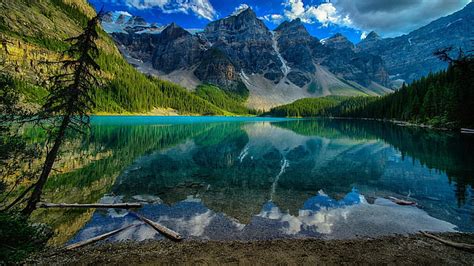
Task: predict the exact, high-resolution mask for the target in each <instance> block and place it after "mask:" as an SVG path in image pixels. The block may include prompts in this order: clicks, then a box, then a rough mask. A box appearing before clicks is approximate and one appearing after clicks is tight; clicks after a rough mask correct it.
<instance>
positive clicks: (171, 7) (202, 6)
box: [125, 0, 217, 20]
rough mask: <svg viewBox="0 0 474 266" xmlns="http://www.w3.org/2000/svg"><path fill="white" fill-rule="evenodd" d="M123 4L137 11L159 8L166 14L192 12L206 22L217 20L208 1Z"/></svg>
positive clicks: (133, 0)
mask: <svg viewBox="0 0 474 266" xmlns="http://www.w3.org/2000/svg"><path fill="white" fill-rule="evenodd" d="M125 4H126V5H128V6H129V7H133V8H137V9H149V8H159V9H160V10H161V11H163V13H167V14H171V13H185V14H189V12H192V13H194V14H195V15H196V16H198V17H201V18H204V19H207V20H214V19H215V18H217V12H216V10H215V9H214V7H213V6H212V4H211V3H210V2H209V0H125Z"/></svg>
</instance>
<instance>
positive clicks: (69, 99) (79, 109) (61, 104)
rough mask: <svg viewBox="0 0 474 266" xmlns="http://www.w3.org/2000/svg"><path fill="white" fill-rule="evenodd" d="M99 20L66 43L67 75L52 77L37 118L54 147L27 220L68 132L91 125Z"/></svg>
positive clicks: (26, 210) (63, 64)
mask: <svg viewBox="0 0 474 266" xmlns="http://www.w3.org/2000/svg"><path fill="white" fill-rule="evenodd" d="M100 16H101V13H99V14H98V15H97V16H96V17H94V18H92V19H91V20H90V21H89V22H88V23H87V26H86V27H85V29H84V31H83V33H82V34H80V35H79V36H77V37H73V38H70V39H68V40H67V41H68V42H70V43H71V46H70V48H69V49H68V50H66V51H65V55H66V56H67V57H66V59H64V60H63V61H61V62H59V64H60V66H61V69H63V71H64V73H60V74H58V75H54V76H52V77H51V82H52V83H51V84H52V86H51V90H50V95H49V97H48V98H47V100H46V103H45V104H44V106H43V107H42V110H41V111H40V113H39V114H37V119H38V120H41V121H45V122H46V123H48V124H49V125H50V131H49V140H50V141H52V142H53V146H52V148H51V149H50V150H49V151H48V153H47V155H46V160H45V162H44V165H43V167H42V171H41V174H40V176H39V179H38V181H37V183H36V184H35V186H34V189H33V192H32V194H31V196H30V198H29V199H28V203H27V205H26V207H25V208H24V209H23V211H22V213H23V214H25V215H27V216H29V215H30V214H31V213H32V212H33V211H34V210H35V209H36V205H37V203H38V202H39V201H40V199H41V194H42V190H43V187H44V185H45V184H46V181H47V180H48V177H49V175H50V173H51V170H52V168H53V165H54V162H55V161H56V158H57V157H58V152H59V149H60V147H61V145H62V143H63V140H64V138H65V135H66V132H67V131H68V130H69V129H74V130H79V131H80V130H81V128H82V127H83V126H85V125H87V124H88V123H89V113H90V112H91V111H92V110H93V108H94V106H95V103H94V101H93V99H92V92H93V90H94V89H96V88H97V87H98V86H99V82H98V80H97V79H96V78H95V75H96V73H97V72H98V71H99V70H100V68H99V65H98V64H97V63H96V62H95V58H97V57H98V55H99V49H98V48H97V45H96V43H95V42H96V40H97V39H98V37H99V36H98V32H97V27H98V23H99V19H100Z"/></svg>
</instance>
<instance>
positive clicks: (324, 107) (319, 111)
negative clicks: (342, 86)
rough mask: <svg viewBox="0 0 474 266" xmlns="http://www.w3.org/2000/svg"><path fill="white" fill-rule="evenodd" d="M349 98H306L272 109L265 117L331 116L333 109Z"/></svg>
mask: <svg viewBox="0 0 474 266" xmlns="http://www.w3.org/2000/svg"><path fill="white" fill-rule="evenodd" d="M346 99H350V98H348V97H343V96H327V97H323V98H305V99H301V100H297V101H295V102H293V103H290V104H286V105H282V106H278V107H275V108H272V109H271V110H270V111H269V112H267V113H266V114H265V115H270V116H278V117H315V116H330V115H331V113H330V112H329V111H330V110H331V109H332V108H336V107H337V106H339V104H341V102H343V101H344V100H346Z"/></svg>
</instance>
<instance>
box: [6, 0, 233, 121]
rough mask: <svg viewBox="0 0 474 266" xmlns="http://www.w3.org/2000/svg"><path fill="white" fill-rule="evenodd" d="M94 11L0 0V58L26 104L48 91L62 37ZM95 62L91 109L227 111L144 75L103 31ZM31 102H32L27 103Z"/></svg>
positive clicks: (58, 2) (72, 4)
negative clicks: (97, 83)
mask: <svg viewBox="0 0 474 266" xmlns="http://www.w3.org/2000/svg"><path fill="white" fill-rule="evenodd" d="M94 14H95V11H94V10H93V9H92V7H90V6H89V4H88V3H87V2H86V1H85V0H75V1H72V0H51V1H42V0H15V1H1V2H0V15H1V18H0V34H1V35H0V37H1V45H2V47H1V48H2V49H1V51H0V58H2V61H3V63H4V65H5V67H4V71H6V72H8V73H9V75H12V76H13V77H14V79H15V80H16V83H15V84H18V85H19V86H18V90H19V91H20V92H22V93H23V94H25V96H26V97H24V99H25V101H27V102H28V103H29V104H30V105H31V106H34V104H41V100H42V99H43V98H44V97H43V96H44V95H45V94H47V89H46V88H47V84H45V81H46V80H47V77H48V76H50V75H51V74H52V73H54V71H55V69H54V66H53V65H50V64H45V62H51V61H56V60H57V59H59V58H60V57H61V51H64V49H66V48H67V47H68V44H67V42H65V41H64V40H65V39H67V38H69V37H72V36H75V35H77V34H78V33H79V32H80V31H81V29H82V27H83V26H85V23H86V21H87V19H88V18H90V17H92V16H93V15H94ZM99 48H100V56H99V58H98V63H99V65H100V67H101V69H102V72H101V81H102V84H103V87H102V88H100V89H97V90H96V92H95V93H94V98H95V102H96V104H97V106H96V108H95V112H107V113H146V112H150V111H152V110H154V109H155V108H172V109H175V110H177V111H178V112H180V113H182V114H191V113H193V114H210V115H223V114H226V113H228V112H226V111H224V110H222V109H221V108H219V107H217V106H215V105H214V104H211V103H209V102H208V101H206V100H204V99H202V98H200V97H198V96H197V95H195V94H193V93H190V92H188V91H187V90H186V89H184V88H183V87H180V86H178V85H175V84H172V83H170V82H165V81H161V80H158V79H155V78H150V77H147V76H145V75H143V74H141V73H139V72H138V71H137V70H136V69H135V68H133V67H132V66H131V65H129V64H128V63H127V62H126V61H125V60H124V59H123V58H122V56H121V54H120V53H119V51H118V49H117V48H116V47H115V44H114V42H113V41H112V39H110V37H109V36H108V35H107V34H106V33H105V32H103V31H101V32H100V40H99ZM31 103H33V104H31Z"/></svg>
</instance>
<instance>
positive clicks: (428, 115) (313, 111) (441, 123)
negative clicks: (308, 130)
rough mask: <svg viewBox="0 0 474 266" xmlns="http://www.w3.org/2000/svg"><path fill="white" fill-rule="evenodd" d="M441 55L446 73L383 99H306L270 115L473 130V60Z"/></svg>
mask: <svg viewBox="0 0 474 266" xmlns="http://www.w3.org/2000/svg"><path fill="white" fill-rule="evenodd" d="M447 52H448V50H445V51H440V52H439V53H438V56H439V57H440V59H442V60H445V61H447V62H448V63H450V67H449V68H448V69H447V70H446V71H441V72H439V73H436V74H429V75H428V76H427V77H424V78H422V79H420V80H417V81H415V82H413V83H412V84H410V85H408V86H407V85H405V84H404V85H403V87H402V88H401V89H399V90H398V91H396V92H394V93H392V94H389V95H386V96H383V97H353V98H345V99H344V98H340V97H337V98H333V97H326V98H319V99H303V100H298V101H296V102H294V103H292V104H289V105H284V106H280V107H276V108H273V109H272V110H271V111H270V112H269V113H268V114H269V115H275V116H289V117H315V116H332V117H352V118H376V119H389V120H400V121H408V122H413V123H419V124H428V125H432V126H435V127H445V128H459V127H473V126H474V109H473V107H474V58H473V56H472V54H467V55H465V54H464V53H460V56H459V58H458V59H452V58H450V57H449V56H448V53H447Z"/></svg>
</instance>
